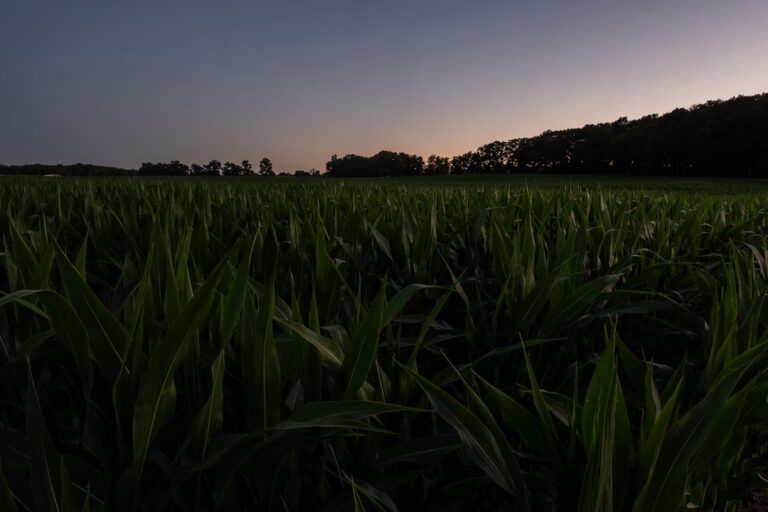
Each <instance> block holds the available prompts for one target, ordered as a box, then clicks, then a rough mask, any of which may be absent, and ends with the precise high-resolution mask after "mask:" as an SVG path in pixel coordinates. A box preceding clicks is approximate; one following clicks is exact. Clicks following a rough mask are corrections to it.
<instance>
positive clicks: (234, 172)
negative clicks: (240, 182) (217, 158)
mask: <svg viewBox="0 0 768 512" xmlns="http://www.w3.org/2000/svg"><path fill="white" fill-rule="evenodd" d="M223 174H224V176H242V175H243V168H242V167H240V166H239V165H237V164H233V163H232V162H226V163H225V164H224V167H223Z"/></svg>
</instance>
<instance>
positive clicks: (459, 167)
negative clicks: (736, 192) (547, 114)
mask: <svg viewBox="0 0 768 512" xmlns="http://www.w3.org/2000/svg"><path fill="white" fill-rule="evenodd" d="M388 153H389V152H382V153H379V154H378V155H374V156H373V157H370V158H364V157H360V156H357V155H347V156H345V157H344V158H333V159H331V161H330V162H328V164H327V170H328V172H329V173H330V174H331V175H333V176H343V177H347V176H380V175H382V173H386V175H389V176H402V175H407V176H419V175H427V176H434V175H445V174H460V175H461V174H523V173H538V174H576V175H583V174H599V175H625V176H668V177H696V176H710V177H711V176H725V177H744V178H765V177H768V174H766V173H768V94H760V95H756V96H739V97H737V98H732V99H730V100H727V101H719V100H718V101H708V102H706V103H704V104H701V105H694V106H692V107H691V108H689V109H685V108H678V109H675V110H673V111H672V112H669V113H667V114H664V115H662V116H659V115H657V114H653V115H648V116H645V117H642V118H640V119H635V120H631V121H630V120H628V119H627V118H626V117H622V118H620V119H617V120H616V121H614V122H612V123H600V124H596V125H586V126H584V127H583V128H572V129H568V130H557V131H551V130H548V131H546V132H544V133H542V134H540V135H537V136H535V137H525V138H519V139H512V140H506V141H495V142H491V143H489V144H485V145H483V146H480V147H479V148H477V150H476V151H470V152H468V153H465V154H463V155H458V156H454V157H453V158H451V159H450V160H449V159H448V158H447V157H440V156H437V155H432V156H430V157H429V158H428V159H427V163H426V165H425V164H424V162H423V161H421V158H420V157H416V156H412V155H403V154H400V158H399V159H398V160H397V161H393V159H392V158H389V159H388V165H382V164H381V163H380V161H381V160H382V158H381V155H382V154H388ZM414 159H418V161H420V165H414V163H413V160H414ZM399 162H403V163H402V164H399ZM398 164H399V165H398Z"/></svg>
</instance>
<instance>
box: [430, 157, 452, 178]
mask: <svg viewBox="0 0 768 512" xmlns="http://www.w3.org/2000/svg"><path fill="white" fill-rule="evenodd" d="M450 171H451V160H450V159H449V158H448V157H442V156H437V155H429V158H427V165H425V166H424V174H425V175H426V176H445V175H446V174H448V173H450Z"/></svg>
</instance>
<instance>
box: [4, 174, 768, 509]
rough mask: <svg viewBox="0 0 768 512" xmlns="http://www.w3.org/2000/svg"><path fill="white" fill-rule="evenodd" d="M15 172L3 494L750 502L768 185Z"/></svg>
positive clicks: (767, 331) (77, 499)
mask: <svg viewBox="0 0 768 512" xmlns="http://www.w3.org/2000/svg"><path fill="white" fill-rule="evenodd" d="M289 181H290V183H288V182H286V181H282V182H281V181H280V180H271V181H270V180H264V181H259V182H258V183H255V182H254V180H238V179H232V180H221V181H216V182H213V181H205V180H191V179H189V180H184V179H179V180H169V179H143V180H142V179H133V178H124V179H81V180H78V179H71V180H70V179H61V180H48V181H46V180H39V179H38V180H32V179H16V178H7V179H3V181H2V182H1V183H0V234H1V235H2V247H0V267H1V268H0V290H2V292H1V293H0V510H3V511H14V510H16V511H25V510H44V511H47V510H56V511H66V512H68V511H85V510H90V511H136V510H182V511H208V510H231V511H237V510H242V511H249V510H270V511H271V510H274V511H295V510H313V511H315V510H322V511H337V510H338V511H341V510H380V511H390V510H416V509H420V510H466V509H468V508H472V509H476V510H521V511H527V510H576V511H584V512H593V511H629V510H632V511H636V512H642V511H675V510H682V509H685V508H695V509H697V510H731V511H736V510H739V509H740V507H741V506H742V504H743V500H744V499H745V498H746V497H747V496H748V495H749V494H750V493H751V492H753V491H754V490H755V489H757V488H759V487H760V486H761V485H764V484H762V480H761V477H760V471H761V469H762V468H764V467H765V464H766V457H767V455H766V448H767V447H768V428H767V427H768V304H766V290H767V288H766V286H767V284H768V238H767V236H768V212H767V211H766V210H765V205H766V204H768V189H766V190H765V191H763V190H762V189H761V188H759V187H758V188H756V189H750V188H745V187H742V188H741V189H739V188H738V187H735V189H736V190H731V188H734V187H731V188H729V187H725V186H720V185H719V184H716V183H715V184H714V185H711V186H707V187H699V188H695V189H693V190H685V189H683V188H682V187H679V188H674V187H673V188H672V189H671V190H668V191H665V190H662V189H660V188H650V189H645V188H643V187H635V186H627V187H619V186H616V187H601V186H599V185H595V184H588V183H571V184H561V185H557V184H553V183H549V184H542V185H541V186H539V185H537V184H535V183H533V184H527V185H526V184H525V183H521V182H518V183H495V182H485V183H484V182H482V181H478V182H473V181H466V182H462V183H461V184H460V185H456V184H450V183H442V182H432V183H429V182H426V184H424V183H423V182H418V181H413V182H410V183H403V182H396V181H394V182H387V181H386V180H379V181H359V182H347V181H334V180H305V181H302V180H300V179H293V180H289Z"/></svg>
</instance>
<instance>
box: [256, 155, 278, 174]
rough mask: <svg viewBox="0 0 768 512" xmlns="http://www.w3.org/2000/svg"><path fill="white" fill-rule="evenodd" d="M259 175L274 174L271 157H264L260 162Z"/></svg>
mask: <svg viewBox="0 0 768 512" xmlns="http://www.w3.org/2000/svg"><path fill="white" fill-rule="evenodd" d="M259 175H261V176H274V175H275V171H273V170H272V160H270V159H269V158H262V159H261V162H259Z"/></svg>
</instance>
